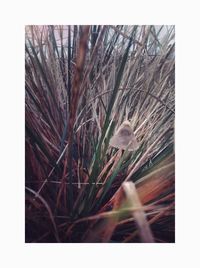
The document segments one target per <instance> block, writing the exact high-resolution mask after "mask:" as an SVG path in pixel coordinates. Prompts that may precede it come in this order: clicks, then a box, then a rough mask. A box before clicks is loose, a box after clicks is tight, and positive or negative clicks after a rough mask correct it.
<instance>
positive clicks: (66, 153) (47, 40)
mask: <svg viewBox="0 0 200 268" xmlns="http://www.w3.org/2000/svg"><path fill="white" fill-rule="evenodd" d="M174 47H175V45H174V26H124V25H118V26H108V25H106V26H101V25H99V26H95V25H94V26H76V25H75V26H51V25H49V26H27V27H26V44H25V50H26V52H25V93H26V95H25V120H26V122H25V127H26V139H25V143H26V144H25V145H26V146H25V149H26V157H25V158H26V159H25V161H26V163H25V165H26V170H25V171H26V172H25V189H26V200H25V201H26V206H25V209H26V211H25V214H26V242H64V243H67V242H114V243H116V242H174V240H175V222H174V221H175V211H174V208H175V168H174V116H175V92H174V91H175V60H174V57H175V56H174ZM125 120H129V122H130V125H131V127H132V129H133V132H134V136H135V137H136V139H137V142H138V144H139V146H138V148H136V150H134V151H129V150H127V149H126V150H121V149H116V148H113V147H112V146H110V145H109V144H110V139H111V138H112V136H113V135H114V133H115V131H116V130H117V129H118V128H119V126H120V125H121V124H122V123H123V122H124V121H125Z"/></svg>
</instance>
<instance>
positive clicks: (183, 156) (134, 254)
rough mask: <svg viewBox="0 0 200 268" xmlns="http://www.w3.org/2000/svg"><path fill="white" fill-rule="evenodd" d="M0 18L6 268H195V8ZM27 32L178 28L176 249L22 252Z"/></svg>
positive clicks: (97, 8)
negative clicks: (29, 28) (62, 27)
mask: <svg viewBox="0 0 200 268" xmlns="http://www.w3.org/2000/svg"><path fill="white" fill-rule="evenodd" d="M72 2H73V3H72ZM88 2H89V3H88ZM1 10H2V14H3V15H4V17H2V18H1V20H2V21H1V42H0V43H1V50H0V51H1V90H0V91H1V106H0V108H1V113H0V114H1V139H0V141H1V147H0V148H1V162H0V163H1V184H0V187H1V188H0V189H1V210H0V212H1V221H0V224H1V225H0V231H1V236H0V238H1V245H2V247H1V251H2V254H1V256H2V257H1V259H0V262H2V265H1V267H16V266H17V265H20V266H22V267H23V266H24V267H27V266H28V267H34V268H37V267H62V266H63V265H66V266H69V267H101V268H102V267H123V266H124V265H131V266H137V267H154V268H156V267H168V268H169V267H178V266H179V265H183V264H184V265H185V266H190V267H198V265H197V263H199V260H198V255H197V254H196V253H197V248H198V247H197V246H198V245H197V243H196V242H198V234H199V231H198V230H199V220H198V218H199V217H198V215H199V211H198V207H196V205H197V204H198V203H199V198H198V197H199V191H200V187H198V186H199V180H200V178H199V170H198V167H199V137H200V135H199V129H198V125H199V115H200V113H199V106H200V105H199V94H198V93H199V91H200V89H199V81H198V80H199V79H198V78H199V76H200V74H199V70H200V68H199V63H200V61H199V28H198V27H197V25H198V23H197V22H198V20H197V18H198V16H199V14H198V10H199V8H198V6H197V1H193V0H191V1H190V2H189V3H186V1H184V2H181V1H177V2H176V3H175V1H171V0H168V1H165V2H161V1H146V3H145V2H144V1H137V2H135V1H126V0H123V1H105V0H102V1H98V2H97V1H95V2H94V1H86V0H84V1H81V2H78V1H70V2H69V1H59V0H57V1H51V2H50V1H38V0H35V1H24V2H23V1H22V2H21V3H20V2H19V1H13V2H12V3H10V2H9V3H7V4H4V5H3V6H2V8H1ZM26 24H176V244H128V245H126V244H116V245H113V244H112V245H111V244H24V25H26Z"/></svg>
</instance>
